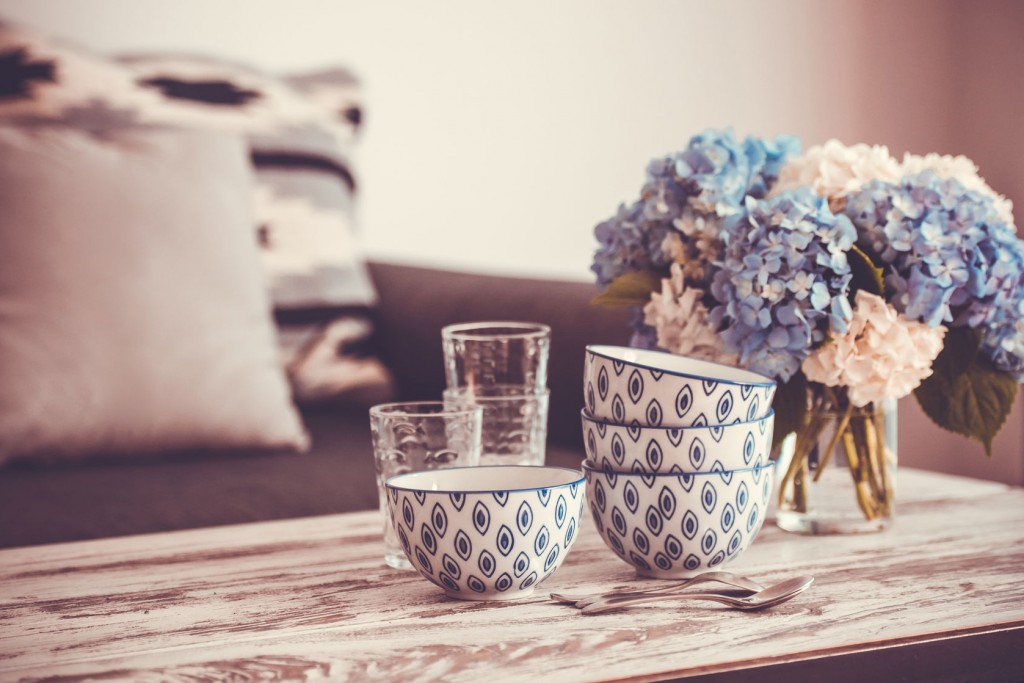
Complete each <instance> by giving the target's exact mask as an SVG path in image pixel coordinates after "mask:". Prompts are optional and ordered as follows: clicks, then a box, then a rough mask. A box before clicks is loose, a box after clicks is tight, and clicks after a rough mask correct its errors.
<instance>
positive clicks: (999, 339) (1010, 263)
mask: <svg viewBox="0 0 1024 683" xmlns="http://www.w3.org/2000/svg"><path fill="white" fill-rule="evenodd" d="M993 270H995V271H998V272H999V273H1000V275H1001V274H1002V273H1006V275H1005V276H1004V277H999V282H1000V286H1001V288H1000V291H998V292H995V293H994V295H993V297H992V301H993V306H992V316H991V318H992V320H991V322H990V323H989V324H988V325H986V326H985V329H984V330H983V331H982V338H981V349H982V352H983V353H985V354H986V355H987V356H988V357H989V358H990V359H991V360H992V362H993V364H994V365H995V366H996V368H998V369H999V370H1002V371H1003V372H1007V373H1009V374H1010V375H1012V376H1013V377H1014V379H1015V380H1016V381H1017V382H1024V243H1022V242H1021V241H1020V240H1019V239H1014V240H1012V241H1007V242H1006V243H1004V245H1003V249H1002V251H1001V253H1000V255H999V260H998V262H997V264H996V267H995V268H994V269H993Z"/></svg>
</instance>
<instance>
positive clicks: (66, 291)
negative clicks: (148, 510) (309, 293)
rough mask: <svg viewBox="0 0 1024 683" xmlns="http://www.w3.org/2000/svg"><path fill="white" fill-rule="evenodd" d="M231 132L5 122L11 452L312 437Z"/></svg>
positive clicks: (0, 162) (4, 351)
mask: <svg viewBox="0 0 1024 683" xmlns="http://www.w3.org/2000/svg"><path fill="white" fill-rule="evenodd" d="M250 173H251V172H250V170H249V163H248V148H247V147H246V145H245V143H244V141H243V140H241V139H240V138H234V137H231V136H225V135H223V134H220V135H212V134H206V133H198V132H184V131H170V130H130V131H121V132H118V133H116V134H108V135H104V136H101V137H100V136H93V135H91V134H88V133H85V132H82V131H80V130H75V129H71V128H62V127H36V128H31V127H29V128H22V129H19V128H13V127H0V207H2V210H0V461H3V460H5V459H11V458H16V457H26V456H35V457H78V456H85V455H90V454H97V453H101V454H134V453H145V452H154V451H167V450H180V449H197V448H199V449H206V448H211V449H212V448H218V449H219V448H250V447H273V448H281V447H287V448H294V449H303V448H305V447H306V446H307V445H308V444H307V441H308V437H307V435H306V433H305V431H304V429H303V427H302V423H301V421H300V419H299V417H298V414H297V412H296V410H295V408H294V406H293V405H292V403H291V399H290V396H289V390H288V385H287V381H286V379H285V377H284V374H283V372H282V370H281V367H280V365H279V364H278V362H277V357H276V346H275V340H274V335H273V328H272V322H271V318H270V314H269V310H270V304H269V302H268V299H267V294H266V288H265V286H264V283H263V281H262V276H261V267H260V263H259V258H258V253H257V245H256V243H255V241H254V239H253V234H252V220H253V217H252V200H251V195H250V193H249V188H250V186H251V182H252V179H251V175H250Z"/></svg>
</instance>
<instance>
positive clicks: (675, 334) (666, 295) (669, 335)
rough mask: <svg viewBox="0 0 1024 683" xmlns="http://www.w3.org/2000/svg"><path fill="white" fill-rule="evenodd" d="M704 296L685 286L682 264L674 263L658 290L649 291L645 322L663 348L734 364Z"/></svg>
mask: <svg viewBox="0 0 1024 683" xmlns="http://www.w3.org/2000/svg"><path fill="white" fill-rule="evenodd" d="M703 297H704V292H703V291H702V290H700V289H697V288H694V287H687V286H686V283H685V276H684V273H683V266H682V264H679V263H674V264H672V274H671V277H668V278H665V279H663V280H662V281H661V292H654V293H653V294H651V300H650V301H649V302H648V303H647V305H646V306H644V322H645V323H647V324H648V325H650V326H652V327H654V329H655V330H656V331H657V341H658V346H659V347H660V348H662V349H665V350H666V351H669V352H671V353H675V354H679V355H681V356H688V357H690V358H699V359H701V360H709V361H713V362H716V363H723V364H726V365H736V364H737V363H738V361H739V357H738V356H737V355H736V354H731V353H728V352H726V351H725V350H724V349H723V348H722V340H721V338H719V336H718V333H717V332H716V331H715V327H714V325H712V324H711V323H710V322H709V321H708V309H707V307H705V306H704V304H703V303H702V302H701V299H702V298H703Z"/></svg>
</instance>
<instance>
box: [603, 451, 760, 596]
mask: <svg viewBox="0 0 1024 683" xmlns="http://www.w3.org/2000/svg"><path fill="white" fill-rule="evenodd" d="M583 472H584V475H585V476H586V482H587V485H586V488H587V500H588V503H589V507H590V512H591V515H592V517H593V520H594V523H595V526H596V527H597V530H598V532H599V533H600V534H601V538H602V540H603V541H604V543H605V545H607V546H608V547H609V548H610V549H611V550H612V551H613V552H614V553H615V554H616V555H618V556H619V558H621V559H622V560H623V561H625V562H627V563H628V564H630V565H632V566H633V567H634V569H635V570H636V572H637V574H639V575H641V576H648V577H653V578H662V579H666V578H683V577H688V576H693V575H695V574H698V573H700V572H703V571H707V570H709V569H715V568H719V567H722V566H723V565H725V564H728V563H730V562H732V561H734V560H736V558H738V557H739V556H740V555H741V554H742V553H743V551H744V550H746V548H747V547H748V546H749V545H750V544H751V543H752V542H753V541H754V539H755V538H756V536H757V534H758V532H759V531H760V530H761V526H762V524H763V523H764V518H765V513H766V512H767V509H768V502H769V499H770V495H771V491H772V480H773V474H774V463H773V462H771V461H767V462H765V463H763V464H762V465H761V466H760V467H751V468H748V469H739V470H729V471H725V470H723V471H715V472H704V473H694V472H690V473H685V472H683V473H658V474H655V473H643V472H615V471H613V470H612V469H610V468H608V469H606V468H603V467H601V466H600V465H598V464H597V463H594V462H593V461H590V460H586V461H584V463H583Z"/></svg>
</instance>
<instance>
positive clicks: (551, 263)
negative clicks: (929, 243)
mask: <svg viewBox="0 0 1024 683" xmlns="http://www.w3.org/2000/svg"><path fill="white" fill-rule="evenodd" d="M0 16H6V17H8V18H10V19H14V20H20V21H23V22H25V23H27V24H29V25H32V26H35V27H37V28H39V29H42V30H44V31H46V32H49V33H52V34H54V35H58V36H62V37H65V38H71V39H74V40H76V41H78V42H80V43H81V44H83V45H85V46H88V47H92V48H94V49H96V50H99V51H105V52H114V51H125V50H131V51H137V50H143V51H144V50H159V49H170V50H184V51H202V52H207V53H213V54H217V55H222V56H228V57H234V58H237V59H241V60H243V61H248V62H251V63H254V64H256V65H260V66H263V67H265V68H269V69H272V70H297V69H306V68H310V67H316V66H324V65H329V64H337V63H345V64H348V65H350V66H352V67H354V69H355V70H356V71H357V72H358V73H359V74H360V75H361V77H362V78H363V80H364V82H365V85H366V114H367V116H366V121H367V124H366V128H365V137H364V141H363V145H362V151H361V157H360V163H359V175H360V181H361V186H362V188H363V194H362V197H361V212H362V215H361V222H362V227H363V232H364V237H365V245H366V248H367V250H368V251H369V253H370V254H372V255H373V256H376V257H378V258H384V259H392V260H401V261H406V262H414V263H426V264H436V265H447V266H455V267H458V268H461V269H465V270H479V271H491V272H504V273H515V274H542V275H548V276H556V277H564V278H569V279H578V280H588V279H589V278H590V276H589V272H588V268H589V263H590V257H591V254H592V251H593V248H594V246H595V245H594V241H593V237H592V229H593V226H594V224H595V223H597V222H598V221H600V220H602V219H603V218H605V217H607V216H608V215H610V214H611V213H612V212H613V211H614V210H615V207H616V206H617V205H618V203H619V202H621V201H623V200H629V199H632V198H633V197H635V195H636V192H637V191H638V189H639V186H640V184H641V183H642V180H643V171H644V167H645V165H646V162H647V160H648V159H650V158H651V157H652V156H655V155H658V154H662V153H665V152H670V151H673V150H676V149H680V148H681V147H682V146H683V145H684V144H685V142H686V141H687V139H688V138H689V137H690V135H692V134H693V133H695V132H697V131H699V130H701V129H703V128H704V127H707V126H725V125H732V126H733V127H735V129H736V131H737V132H738V133H740V134H747V133H756V134H760V135H774V134H777V133H780V132H788V133H793V134H796V135H798V136H800V137H801V138H802V139H803V140H804V142H805V144H807V145H810V144H814V143H816V142H821V141H823V140H825V139H827V138H829V137H839V138H840V139H843V140H844V141H847V142H856V141H863V142H871V143H882V144H887V145H889V146H890V147H891V148H892V149H893V151H894V152H896V153H899V154H902V152H904V151H907V150H912V151H916V152H927V151H938V152H945V153H965V154H968V155H969V156H971V157H972V158H974V159H975V161H976V162H978V163H979V165H980V166H981V169H982V173H983V174H984V175H985V176H986V177H987V178H988V180H989V181H990V183H991V184H992V185H993V186H994V187H996V188H997V189H999V190H1000V191H1002V192H1003V193H1005V194H1007V195H1009V196H1010V197H1011V198H1012V199H1014V200H1015V201H1016V203H1017V205H1018V211H1017V213H1018V215H1020V216H1024V163H1021V159H1024V133H1022V128H1021V121H1024V88H1021V87H1020V78H1021V76H1020V74H1021V73H1024V40H1022V39H1021V38H1020V35H1021V33H1022V32H1024V3H1019V2H1015V1H1014V0H982V1H977V2H970V3H967V2H958V1H957V0H902V1H901V2H888V1H887V0H847V1H844V2H838V1H836V2H819V1H817V0H773V1H772V2H763V1H762V0H732V1H730V2H710V1H709V2H697V1H692V0H691V1H673V0H635V1H631V2H611V1H609V0H597V1H586V0H546V1H545V0H517V2H515V3H494V2H477V1H472V0H434V1H432V2H415V1H411V0H410V1H401V2H399V1H390V2H388V1H382V0H354V1H350V2H343V1H339V0H300V1H294V2H284V0H245V1H234V2H232V1H228V0H174V1H170V0H0ZM1019 222H1020V221H1019ZM904 403H905V404H906V405H905V409H902V410H904V412H903V415H904V416H905V417H904V419H901V430H902V434H903V437H902V438H901V442H902V443H904V444H906V449H905V452H906V453H907V454H908V455H909V458H907V459H908V460H909V461H910V462H912V463H914V464H926V465H928V466H931V467H936V468H938V469H945V470H947V471H957V472H962V473H969V474H972V475H974V476H982V477H992V478H1000V479H1004V480H1007V481H1016V482H1024V458H1022V457H1021V440H1022V435H1024V426H1022V423H1024V420H1022V415H1024V407H1022V405H1021V404H1022V402H1021V401H1018V405H1017V406H1016V408H1015V411H1014V416H1013V417H1012V419H1011V423H1010V424H1008V425H1007V426H1006V427H1005V428H1004V430H1003V432H1002V433H1001V434H1000V437H999V440H998V441H997V448H996V452H997V453H998V454H999V455H997V457H996V458H995V459H994V461H993V462H988V461H986V460H985V458H984V456H983V455H982V454H981V451H980V448H978V447H977V446H976V445H974V444H970V443H968V442H967V441H966V440H963V439H959V438H955V437H948V436H947V435H945V434H943V433H940V432H939V431H938V430H936V429H935V428H933V427H930V426H928V425H927V422H926V420H925V418H924V417H923V416H922V415H921V414H920V411H919V409H918V408H917V407H916V405H914V404H913V402H912V401H905V402H904Z"/></svg>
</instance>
